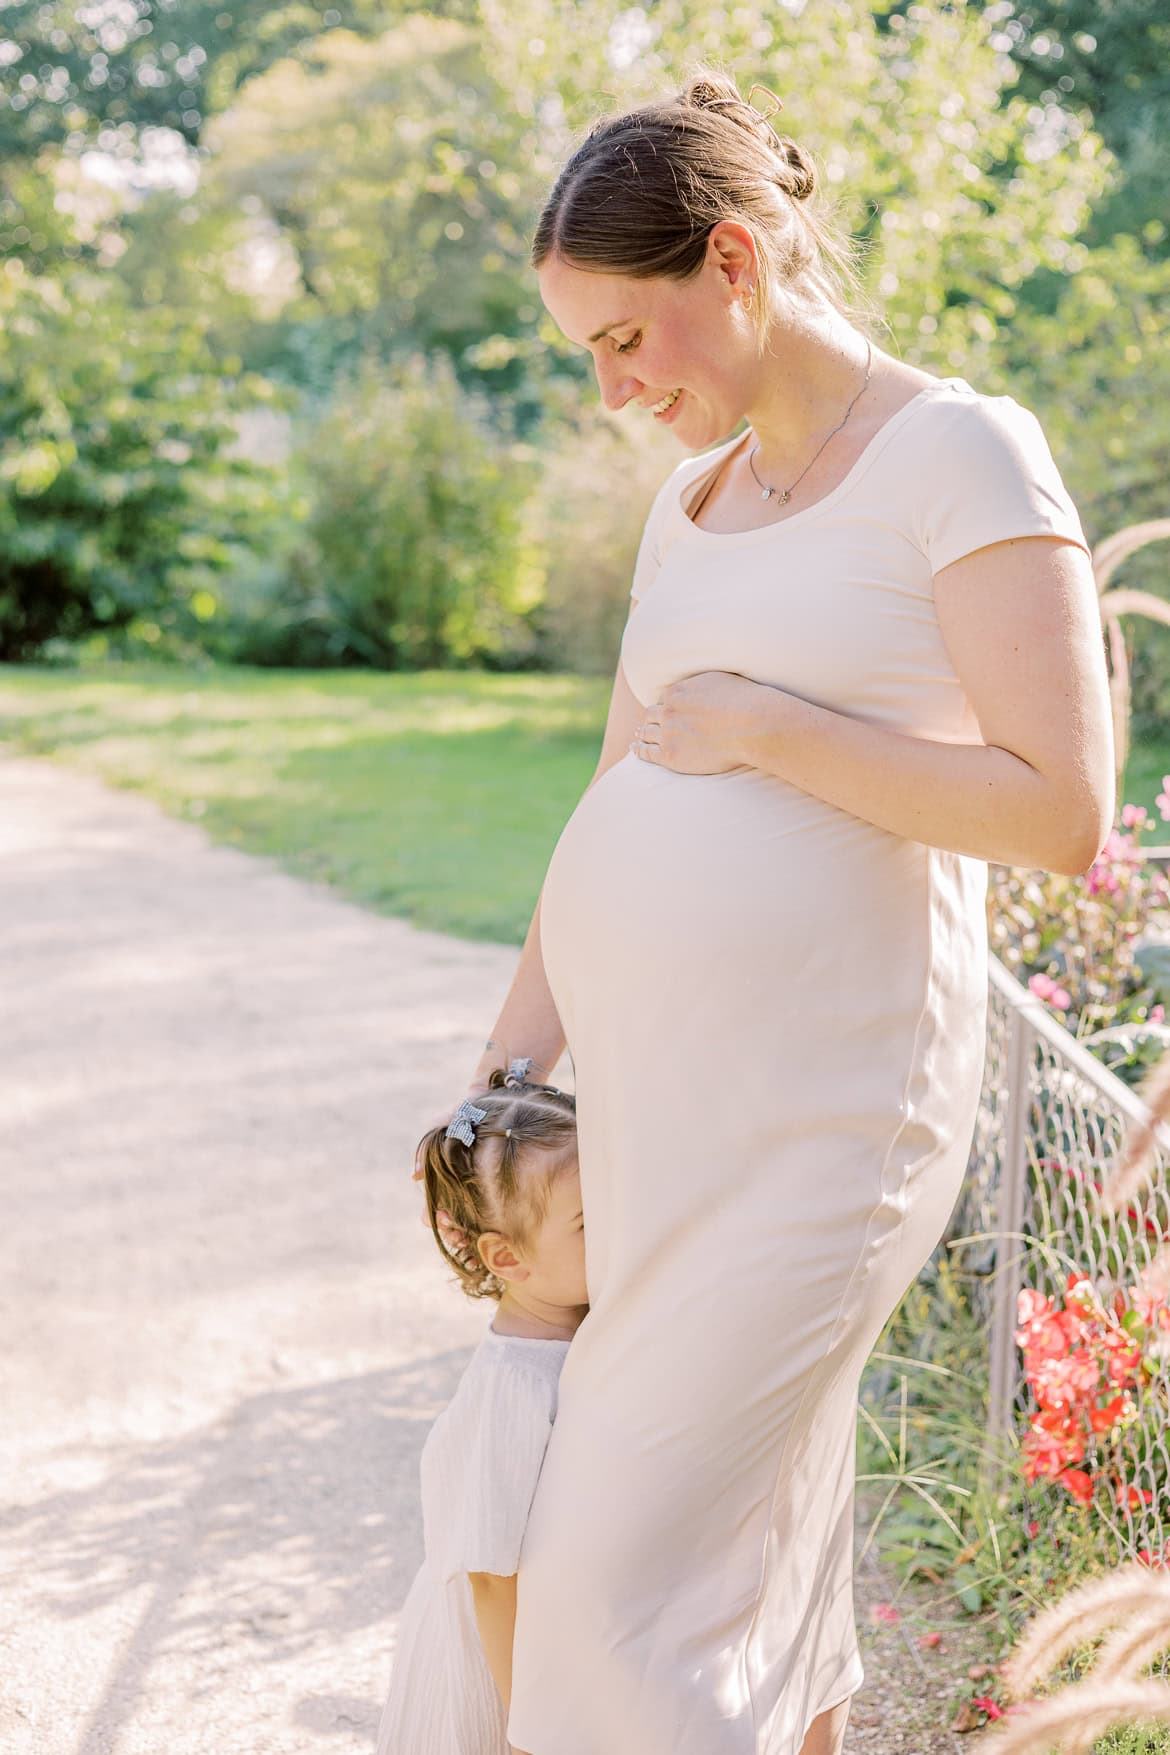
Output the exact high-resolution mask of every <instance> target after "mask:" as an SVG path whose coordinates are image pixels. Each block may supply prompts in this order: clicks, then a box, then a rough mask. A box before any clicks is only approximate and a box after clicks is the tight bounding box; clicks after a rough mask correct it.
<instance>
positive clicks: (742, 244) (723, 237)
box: [707, 219, 759, 298]
mask: <svg viewBox="0 0 1170 1755" xmlns="http://www.w3.org/2000/svg"><path fill="white" fill-rule="evenodd" d="M707 259H708V261H710V262H712V263H713V264H714V266H715V268H716V270H717V272H718V273H719V275H720V277H721V280H722V282H723V285H724V287H725V290H726V292H727V294H728V295H729V296H730V297H734V298H742V297H743V295H744V292H745V291H746V290H747V288H748V287H753V286H755V284H756V281H757V280H758V279H759V271H758V270H759V263H758V259H757V255H756V240H755V238H754V237H753V236H752V234H751V231H750V230H749V228H748V227H747V226H746V225H744V224H742V223H741V221H739V220H738V219H721V220H718V221H717V222H716V223H715V224H714V225H713V226H712V227H711V231H710V233H709V235H708V238H707Z"/></svg>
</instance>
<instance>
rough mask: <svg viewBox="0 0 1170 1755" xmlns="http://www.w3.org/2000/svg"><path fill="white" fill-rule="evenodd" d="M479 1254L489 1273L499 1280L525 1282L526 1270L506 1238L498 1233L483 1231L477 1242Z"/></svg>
mask: <svg viewBox="0 0 1170 1755" xmlns="http://www.w3.org/2000/svg"><path fill="white" fill-rule="evenodd" d="M479 1244H480V1254H481V1256H482V1257H483V1259H484V1262H485V1263H486V1264H487V1266H488V1267H489V1268H490V1270H491V1272H492V1273H493V1274H495V1275H496V1277H497V1278H498V1279H501V1280H526V1279H527V1278H528V1269H527V1268H526V1267H525V1266H524V1265H523V1263H522V1262H521V1260H520V1257H519V1256H518V1255H517V1254H516V1251H515V1250H514V1249H513V1247H512V1245H511V1244H510V1243H509V1242H508V1239H507V1238H506V1237H501V1236H500V1234H499V1232H498V1231H485V1232H484V1234H483V1236H482V1237H481V1238H480V1240H479Z"/></svg>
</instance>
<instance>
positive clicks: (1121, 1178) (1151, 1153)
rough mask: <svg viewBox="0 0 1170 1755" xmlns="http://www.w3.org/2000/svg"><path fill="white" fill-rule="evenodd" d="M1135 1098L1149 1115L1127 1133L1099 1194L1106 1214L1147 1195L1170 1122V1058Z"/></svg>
mask: <svg viewBox="0 0 1170 1755" xmlns="http://www.w3.org/2000/svg"><path fill="white" fill-rule="evenodd" d="M1135 1095H1136V1096H1137V1097H1139V1098H1140V1099H1141V1101H1142V1102H1143V1103H1144V1104H1145V1106H1146V1109H1147V1111H1148V1115H1147V1117H1146V1119H1145V1120H1144V1121H1140V1122H1137V1123H1136V1124H1135V1125H1134V1126H1133V1127H1131V1128H1128V1129H1127V1130H1126V1135H1125V1138H1124V1140H1123V1141H1122V1149H1121V1153H1120V1155H1119V1157H1118V1159H1117V1162H1116V1164H1114V1165H1113V1166H1112V1169H1111V1170H1110V1173H1109V1176H1108V1179H1107V1180H1106V1182H1105V1184H1104V1186H1103V1187H1102V1189H1101V1190H1100V1198H1101V1203H1102V1205H1103V1206H1104V1208H1105V1210H1106V1211H1107V1212H1113V1213H1116V1212H1118V1211H1119V1210H1120V1208H1121V1206H1122V1205H1123V1204H1124V1202H1126V1201H1128V1200H1131V1199H1132V1198H1133V1196H1134V1195H1135V1194H1137V1193H1139V1192H1142V1193H1144V1192H1145V1190H1146V1188H1147V1187H1148V1185H1149V1183H1150V1181H1151V1180H1152V1177H1153V1174H1154V1172H1155V1170H1156V1167H1157V1164H1156V1150H1157V1146H1158V1144H1159V1141H1158V1133H1159V1131H1160V1129H1161V1128H1162V1127H1163V1126H1164V1125H1165V1124H1166V1123H1167V1122H1170V1054H1164V1055H1163V1056H1162V1058H1161V1060H1159V1061H1156V1062H1155V1063H1154V1065H1153V1066H1152V1067H1151V1068H1150V1070H1149V1072H1148V1073H1147V1074H1146V1076H1145V1078H1144V1079H1143V1080H1142V1081H1141V1083H1140V1084H1139V1085H1138V1086H1137V1088H1136V1092H1135ZM1162 1143H1165V1142H1164V1141H1163V1142H1162Z"/></svg>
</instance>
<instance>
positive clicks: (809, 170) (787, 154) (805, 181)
mask: <svg viewBox="0 0 1170 1755" xmlns="http://www.w3.org/2000/svg"><path fill="white" fill-rule="evenodd" d="M780 156H781V158H782V159H783V160H784V162H785V164H786V165H787V166H788V172H789V180H788V182H787V184H786V187H787V190H788V193H789V194H790V195H791V197H792V199H793V200H794V201H807V200H808V198H809V196H810V195H811V194H813V192H814V191H815V189H816V186H817V167H816V164H815V162H814V161H813V159H812V158H811V156H810V155H809V154H808V153H807V152H806V151H805V149H804V147H803V146H800V145H798V144H797V142H796V141H795V140H790V139H789V138H788V136H787V134H785V135H784V136H783V137H782V138H781V141H780Z"/></svg>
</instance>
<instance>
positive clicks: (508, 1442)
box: [433, 1365, 556, 1584]
mask: <svg viewBox="0 0 1170 1755" xmlns="http://www.w3.org/2000/svg"><path fill="white" fill-rule="evenodd" d="M480 1388H481V1391H482V1394H481V1396H480V1397H479V1398H478V1406H477V1408H476V1409H474V1410H472V1409H467V1410H465V1415H467V1414H472V1415H473V1418H472V1419H470V1420H467V1419H466V1418H465V1420H464V1421H463V1422H461V1429H462V1431H463V1433H464V1439H463V1447H462V1449H463V1454H462V1455H460V1456H457V1457H453V1458H451V1469H450V1476H451V1479H450V1487H449V1492H448V1494H447V1499H446V1503H444V1504H442V1505H440V1506H437V1507H436V1524H437V1527H438V1531H439V1536H438V1541H437V1544H436V1546H437V1548H438V1552H437V1553H436V1554H435V1555H434V1557H433V1558H434V1560H435V1563H436V1570H437V1571H438V1574H439V1577H440V1578H441V1579H442V1581H443V1583H444V1584H445V1583H447V1581H448V1580H450V1579H452V1578H455V1577H457V1576H458V1574H459V1573H461V1572H495V1573H498V1574H499V1575H500V1576H501V1577H502V1578H509V1577H511V1575H512V1574H513V1573H514V1572H515V1571H516V1570H517V1569H518V1567H519V1564H520V1546H521V1543H522V1542H523V1540H524V1531H525V1528H526V1527H527V1524H528V1513H529V1510H530V1509H531V1506H532V1499H533V1495H534V1494H535V1492H536V1483H537V1481H538V1480H539V1479H540V1470H541V1465H542V1464H543V1462H544V1453H545V1450H546V1449H547V1447H548V1441H549V1435H550V1433H551V1432H552V1425H553V1419H554V1417H555V1412H556V1385H555V1382H554V1381H553V1380H551V1379H550V1378H548V1377H547V1376H545V1375H544V1374H543V1373H542V1372H539V1371H530V1370H525V1369H523V1368H522V1367H517V1366H515V1365H509V1366H507V1367H505V1368H502V1369H500V1370H497V1371H493V1372H490V1373H486V1372H485V1373H484V1375H483V1378H482V1379H481V1383H480Z"/></svg>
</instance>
